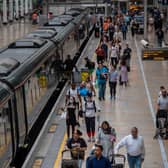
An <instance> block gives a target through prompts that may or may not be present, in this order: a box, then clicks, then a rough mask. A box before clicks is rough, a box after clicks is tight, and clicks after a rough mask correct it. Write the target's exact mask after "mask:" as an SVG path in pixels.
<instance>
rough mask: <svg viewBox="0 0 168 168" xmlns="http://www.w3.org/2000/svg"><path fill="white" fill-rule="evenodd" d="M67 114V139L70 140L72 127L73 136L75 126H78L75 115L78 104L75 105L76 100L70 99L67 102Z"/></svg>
mask: <svg viewBox="0 0 168 168" xmlns="http://www.w3.org/2000/svg"><path fill="white" fill-rule="evenodd" d="M66 108H67V114H66V127H67V137H68V139H69V138H70V127H71V128H72V135H73V133H74V131H75V126H76V123H77V122H76V115H75V109H76V104H75V98H74V97H72V96H71V97H70V98H69V99H68V101H67V105H66Z"/></svg>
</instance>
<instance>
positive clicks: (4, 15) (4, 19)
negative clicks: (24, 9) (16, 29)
mask: <svg viewBox="0 0 168 168" xmlns="http://www.w3.org/2000/svg"><path fill="white" fill-rule="evenodd" d="M2 12H3V18H2V22H3V23H4V24H7V23H8V19H7V1H6V0H3V8H2Z"/></svg>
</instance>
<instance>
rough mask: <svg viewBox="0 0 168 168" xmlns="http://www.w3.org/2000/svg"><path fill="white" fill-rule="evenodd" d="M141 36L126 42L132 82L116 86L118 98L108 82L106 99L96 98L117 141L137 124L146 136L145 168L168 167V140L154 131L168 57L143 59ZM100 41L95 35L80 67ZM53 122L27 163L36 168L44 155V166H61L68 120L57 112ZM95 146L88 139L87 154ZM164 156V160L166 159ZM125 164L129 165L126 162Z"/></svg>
mask: <svg viewBox="0 0 168 168" xmlns="http://www.w3.org/2000/svg"><path fill="white" fill-rule="evenodd" d="M141 38H142V36H139V35H138V36H137V37H135V38H134V39H133V38H132V37H131V36H130V34H129V35H128V39H127V42H129V45H130V47H131V48H132V51H133V52H132V59H131V72H130V73H129V86H128V87H126V88H125V87H122V86H117V98H116V100H110V98H109V86H108V84H107V90H106V100H105V101H99V100H98V99H97V98H96V102H97V103H98V104H99V106H100V108H101V109H102V110H101V112H100V120H101V121H103V120H107V121H109V122H110V124H111V125H112V126H113V127H114V128H115V129H116V132H117V142H118V141H119V140H120V139H121V138H122V137H124V136H126V135H128V134H130V129H131V127H133V126H136V127H138V129H139V134H140V135H142V136H143V137H144V141H145V147H146V156H145V161H144V163H143V168H167V166H168V163H167V160H168V158H167V156H168V141H162V140H154V139H153V136H154V134H155V127H154V119H155V111H156V100H157V96H158V92H159V87H160V85H164V86H165V87H168V86H167V83H168V78H167V71H168V61H142V60H141V58H140V55H141V53H140V52H141V49H140V44H139V41H140V39H141ZM98 41H99V39H95V38H94V37H92V39H91V40H90V42H89V43H88V46H87V49H86V50H85V52H84V54H83V57H82V60H81V61H79V66H80V67H82V66H83V65H84V59H83V58H84V57H86V56H89V57H90V58H92V59H93V60H95V54H94V51H95V48H96V46H97V44H98ZM123 47H125V42H123ZM63 102H64V96H63V97H62V98H61V100H60V102H59V104H58V105H57V108H56V110H55V112H56V113H57V112H58V111H59V109H60V107H63V104H64V103H63ZM62 103H63V104H62ZM80 122H81V127H80V129H81V130H82V131H83V133H84V138H85V139H86V140H87V136H86V133H85V132H86V129H85V123H84V122H83V121H82V120H81V121H80ZM53 123H56V124H57V128H56V130H55V131H54V132H53V133H52V134H51V133H48V130H47V131H46V132H45V135H43V138H41V142H40V143H39V145H38V148H37V149H36V150H35V151H34V153H33V154H32V155H31V161H30V162H29V163H28V166H26V167H33V168H34V167H35V165H36V164H35V163H36V161H37V160H38V159H41V165H40V167H41V168H52V167H53V168H61V166H60V165H61V151H62V150H63V149H64V144H65V141H66V136H65V120H64V119H63V120H62V119H60V116H59V115H56V114H55V117H53V118H52V120H51V121H50V126H51V125H52V124H53ZM50 126H49V127H50ZM49 127H48V128H49ZM92 146H93V143H88V150H87V152H86V156H87V155H88V152H89V151H90V149H91V147H92ZM161 151H162V152H161ZM120 153H122V154H126V151H125V149H121V150H120ZM163 159H164V161H165V162H163ZM164 164H165V165H164ZM125 167H126V168H128V165H127V163H126V166H125ZM83 168H85V162H84V163H83Z"/></svg>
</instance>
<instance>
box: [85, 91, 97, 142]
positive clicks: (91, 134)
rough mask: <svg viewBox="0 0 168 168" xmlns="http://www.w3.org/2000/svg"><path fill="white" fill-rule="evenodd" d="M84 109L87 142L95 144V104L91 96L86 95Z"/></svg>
mask: <svg viewBox="0 0 168 168" xmlns="http://www.w3.org/2000/svg"><path fill="white" fill-rule="evenodd" d="M84 107H85V109H84V112H85V123H86V131H87V135H88V138H89V139H88V142H91V141H92V142H95V113H96V104H95V101H94V100H92V94H91V93H88V95H87V99H86V101H85V105H84Z"/></svg>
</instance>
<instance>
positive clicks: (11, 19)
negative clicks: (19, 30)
mask: <svg viewBox="0 0 168 168" xmlns="http://www.w3.org/2000/svg"><path fill="white" fill-rule="evenodd" d="M9 21H10V22H13V0H9Z"/></svg>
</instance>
